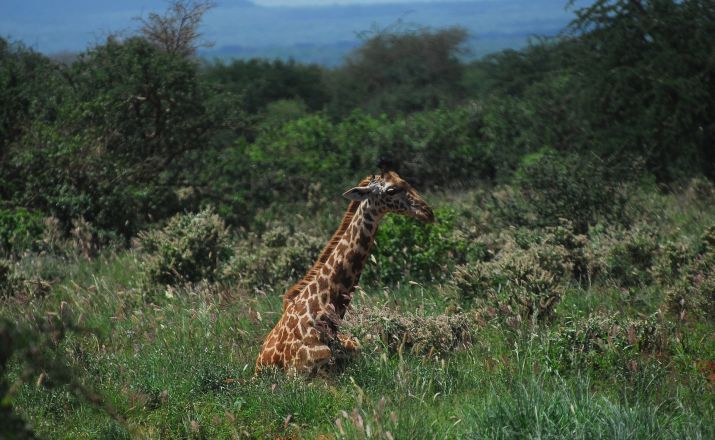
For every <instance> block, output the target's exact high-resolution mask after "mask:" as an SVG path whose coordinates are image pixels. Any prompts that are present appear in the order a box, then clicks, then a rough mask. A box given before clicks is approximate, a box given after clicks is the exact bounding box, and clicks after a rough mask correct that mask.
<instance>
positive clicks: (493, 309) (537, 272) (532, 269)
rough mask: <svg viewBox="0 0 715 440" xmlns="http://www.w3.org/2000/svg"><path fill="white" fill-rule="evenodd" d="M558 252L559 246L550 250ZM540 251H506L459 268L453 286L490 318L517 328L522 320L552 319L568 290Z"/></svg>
mask: <svg viewBox="0 0 715 440" xmlns="http://www.w3.org/2000/svg"><path fill="white" fill-rule="evenodd" d="M550 250H552V251H557V250H556V249H554V248H552V249H550ZM550 256H551V255H545V254H544V253H541V255H540V254H539V251H538V250H535V249H530V250H527V251H513V252H510V251H502V254H500V255H499V256H497V258H496V259H495V260H494V261H489V262H476V263H472V264H466V265H462V266H459V267H457V269H456V270H455V273H454V280H453V281H452V285H453V286H454V288H455V289H456V292H457V295H458V297H459V299H460V300H461V301H462V302H465V303H467V304H469V303H472V302H473V303H474V304H475V305H476V307H478V308H479V309H480V311H481V314H482V315H483V317H484V318H486V319H492V318H497V319H499V320H500V321H503V322H505V323H507V324H508V325H510V326H512V327H514V328H517V327H518V326H519V325H520V324H521V323H522V322H530V323H537V322H548V321H550V320H551V319H553V313H554V308H555V307H556V305H557V304H558V302H559V301H560V299H561V296H562V295H563V293H564V291H565V289H564V287H563V285H562V284H561V283H560V280H559V278H558V277H557V276H556V275H555V274H553V273H552V272H549V271H548V270H546V269H545V268H544V267H543V266H544V257H546V258H549V257H550Z"/></svg>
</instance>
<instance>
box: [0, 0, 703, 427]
mask: <svg viewBox="0 0 715 440" xmlns="http://www.w3.org/2000/svg"><path fill="white" fill-rule="evenodd" d="M208 6H209V5H208V4H207V3H190V2H188V3H177V4H175V5H174V6H172V8H170V9H169V11H168V12H167V13H166V14H165V15H163V16H162V15H156V14H154V15H150V16H149V17H148V18H146V19H145V20H143V21H142V22H141V24H142V30H141V32H140V33H138V34H137V35H135V36H125V37H123V38H119V37H112V38H109V39H108V40H107V41H106V42H104V43H102V44H99V45H96V46H94V47H91V48H89V49H87V51H86V52H84V53H82V54H80V55H79V57H78V58H77V59H76V60H74V61H73V62H71V63H67V64H63V63H60V62H57V61H55V60H53V59H50V58H48V57H46V56H44V55H42V54H39V53H37V52H35V51H33V50H31V49H28V48H27V47H26V46H24V45H23V44H22V43H21V42H17V41H12V40H10V39H6V38H3V39H0V256H1V257H2V258H1V259H0V396H2V399H1V400H0V437H2V438H35V437H39V438H72V439H74V438H106V439H123V438H323V439H328V438H336V439H337V438H382V439H401V438H406V439H411V438H465V439H469V438H500V439H501V438H505V439H506V438H514V439H516V438H589V439H591V438H633V439H640V438H659V439H661V438H663V439H670V438H672V439H685V438H694V439H701V438H715V424H713V423H712V421H713V420H715V185H714V184H713V179H714V178H715V156H714V155H715V96H714V95H715V67H714V64H713V60H715V46H714V45H713V44H712V35H714V34H715V5H713V3H712V2H710V1H703V0H685V1H677V2H676V1H670V0H647V1H646V0H644V1H633V0H598V1H596V2H594V3H593V4H592V5H591V6H588V7H583V8H581V9H578V10H576V19H575V20H574V21H573V22H572V23H571V25H570V26H569V27H568V28H567V29H565V30H564V31H563V33H562V34H561V35H560V36H559V37H558V38H550V39H536V40H534V41H533V42H532V44H531V45H530V46H529V47H528V48H526V49H524V50H519V51H513V50H512V51H505V52H501V53H497V54H493V55H491V56H488V57H486V58H484V59H481V60H479V61H473V62H466V61H464V58H463V57H462V56H461V55H462V54H461V43H462V42H463V41H464V38H465V35H464V32H463V31H461V30H460V29H444V30H429V29H403V30H400V31H394V30H393V31H391V32H373V33H371V34H368V35H367V36H366V39H365V41H364V44H363V45H362V46H361V47H359V48H358V49H356V50H355V51H354V52H353V53H352V54H351V55H350V57H349V58H348V59H346V61H345V63H344V64H343V65H342V66H339V67H337V68H335V69H326V68H323V67H320V66H316V65H301V64H298V63H295V62H284V61H272V60H251V61H238V60H237V61H232V62H220V61H211V62H206V61H203V60H200V59H199V58H197V56H196V49H197V48H198V47H200V45H201V43H202V42H201V39H200V35H199V32H198V30H199V24H200V18H201V15H202V14H203V12H205V10H206V7H208ZM182 17H183V18H185V20H182ZM177 23H182V24H183V25H186V26H187V27H184V28H181V27H178V28H177V26H178V25H177ZM382 157H390V158H392V159H393V160H394V161H395V162H397V163H398V164H399V171H400V174H401V175H402V176H403V177H405V178H406V179H407V180H408V181H410V182H411V183H412V184H413V185H414V186H415V187H416V188H417V189H418V190H420V191H421V192H422V193H424V194H425V198H426V199H427V200H428V201H429V202H430V204H431V205H432V206H433V207H434V208H435V214H436V217H437V220H438V221H437V223H435V224H430V225H423V224H418V223H416V222H414V221H412V220H410V219H407V218H403V217H394V216H392V217H390V216H388V217H387V218H386V219H385V221H384V222H383V224H382V225H381V227H380V229H379V231H378V237H377V241H376V248H375V249H374V252H373V257H372V258H371V259H370V262H369V263H368V267H367V269H366V272H365V273H364V274H363V277H362V278H361V283H360V286H359V287H358V289H357V291H356V295H355V299H354V301H353V306H352V309H351V310H350V311H349V312H348V315H347V316H346V319H345V321H344V323H343V325H344V327H345V329H346V330H347V331H348V332H350V333H351V334H353V335H355V336H356V337H358V338H359V340H360V341H361V343H362V346H363V348H362V352H361V354H360V355H359V356H358V357H356V358H355V359H352V360H351V361H349V362H348V363H347V364H346V365H345V366H344V368H343V369H342V370H340V371H337V372H335V373H334V374H333V375H331V376H330V377H316V378H304V377H297V378H296V377H286V376H285V375H284V374H282V373H267V374H263V375H260V376H258V377H254V372H253V364H254V362H255V358H256V356H257V354H258V350H259V348H260V343H261V341H262V338H263V336H264V335H265V334H266V333H267V332H268V331H269V330H270V328H271V327H272V326H273V324H274V323H275V320H277V318H278V316H279V314H280V311H281V303H282V298H281V294H282V293H283V290H284V289H285V288H286V287H288V286H290V285H291V284H292V282H293V281H295V280H296V279H298V278H300V277H301V276H302V275H303V273H304V271H305V270H306V269H307V268H309V267H310V266H311V264H312V263H313V260H314V258H315V257H316V256H317V255H318V253H319V252H320V249H321V248H322V246H323V245H324V243H325V241H326V240H327V239H328V238H329V237H330V235H331V234H332V232H333V231H334V229H335V227H336V226H337V224H338V223H339V221H340V218H341V215H342V212H343V209H344V208H345V206H346V205H347V202H346V201H344V200H341V198H340V197H339V194H341V193H342V191H344V190H346V189H348V188H350V187H351V186H353V185H354V184H355V182H356V181H357V180H358V179H359V178H361V177H364V175H367V174H370V173H373V172H375V164H376V162H377V161H378V159H380V158H382Z"/></svg>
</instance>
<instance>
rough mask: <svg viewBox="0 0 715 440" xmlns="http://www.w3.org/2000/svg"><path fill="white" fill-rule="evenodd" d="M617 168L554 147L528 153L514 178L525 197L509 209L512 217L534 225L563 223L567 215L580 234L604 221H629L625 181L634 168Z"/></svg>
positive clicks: (514, 219) (520, 222)
mask: <svg viewBox="0 0 715 440" xmlns="http://www.w3.org/2000/svg"><path fill="white" fill-rule="evenodd" d="M614 167H615V165H614V164H606V163H604V162H602V161H601V160H599V159H596V158H590V157H588V156H575V155H564V154H559V153H557V152H555V151H553V150H542V151H540V152H537V153H533V154H530V155H527V156H524V158H523V159H522V162H521V165H520V167H519V169H518V170H517V172H516V174H515V177H514V181H515V185H516V188H517V189H518V190H519V195H520V196H521V197H520V198H517V199H516V200H515V201H514V202H513V206H512V207H511V208H512V209H511V210H507V211H506V214H507V218H508V220H511V221H512V222H515V223H518V224H527V225H533V226H548V225H558V224H559V222H560V221H561V219H567V220H569V221H571V222H572V223H573V226H574V230H575V231H576V232H577V233H584V232H586V231H588V228H589V226H591V225H594V224H596V223H597V222H599V221H608V222H610V223H616V224H627V223H628V218H627V216H626V213H625V208H626V203H627V197H626V193H625V191H624V190H623V186H624V182H628V181H629V180H631V179H632V178H633V177H632V176H630V175H629V174H630V173H632V170H629V169H628V167H625V169H618V168H614Z"/></svg>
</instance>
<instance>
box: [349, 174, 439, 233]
mask: <svg viewBox="0 0 715 440" xmlns="http://www.w3.org/2000/svg"><path fill="white" fill-rule="evenodd" d="M365 181H367V179H365V180H363V182H361V183H364V182H365ZM343 196H345V197H346V198H348V199H350V200H355V201H357V202H362V201H363V200H368V201H369V203H370V206H371V207H372V208H373V209H376V210H377V211H378V212H380V213H381V214H386V213H388V212H395V213H398V214H403V215H408V216H410V217H414V218H416V219H418V220H421V221H424V222H433V221H434V214H433V213H432V208H430V207H429V205H428V204H427V202H425V201H424V199H423V198H422V196H420V195H419V194H418V193H417V191H415V189H414V188H413V187H412V185H410V184H409V183H407V182H406V181H405V180H404V179H402V178H401V177H400V176H399V175H398V174H397V173H396V172H394V171H385V172H383V173H382V174H380V175H378V176H372V178H371V179H369V183H367V184H366V185H363V186H356V187H355V188H352V189H349V190H348V191H346V192H345V193H344V194H343Z"/></svg>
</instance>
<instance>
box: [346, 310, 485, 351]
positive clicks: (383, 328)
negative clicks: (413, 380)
mask: <svg viewBox="0 0 715 440" xmlns="http://www.w3.org/2000/svg"><path fill="white" fill-rule="evenodd" d="M344 326H345V330H347V331H349V332H350V333H351V334H352V335H354V336H355V337H357V338H358V339H359V340H360V343H361V344H362V345H363V346H364V347H370V348H372V349H380V348H382V347H385V348H387V349H388V350H389V351H392V352H394V351H400V352H401V351H408V352H411V353H415V354H423V355H428V356H430V355H432V354H435V355H438V354H442V355H443V354H447V353H449V352H451V351H454V350H458V349H460V348H464V347H466V346H469V344H470V343H471V340H472V336H473V334H472V329H473V326H474V322H473V321H472V319H471V318H470V317H469V315H467V314H465V313H460V314H454V315H437V316H420V315H417V314H412V313H405V314H401V313H398V312H397V311H394V310H389V309H386V308H384V307H366V306H361V307H356V308H354V309H352V310H351V311H350V312H349V314H348V316H347V317H346V319H345V322H344Z"/></svg>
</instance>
